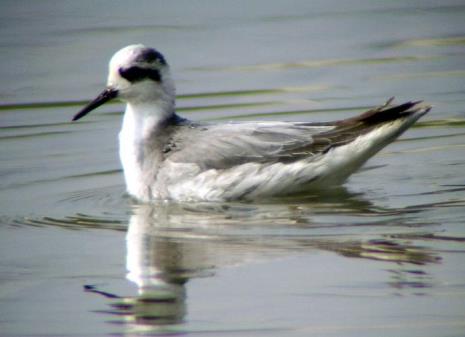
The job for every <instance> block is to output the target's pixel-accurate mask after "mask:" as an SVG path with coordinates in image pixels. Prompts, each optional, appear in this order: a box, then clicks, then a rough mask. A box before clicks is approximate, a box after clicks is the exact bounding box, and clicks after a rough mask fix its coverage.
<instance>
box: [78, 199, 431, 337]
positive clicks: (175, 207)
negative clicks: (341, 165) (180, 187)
mask: <svg viewBox="0 0 465 337" xmlns="http://www.w3.org/2000/svg"><path fill="white" fill-rule="evenodd" d="M332 200H333V202H332V203H330V202H329V201H328V200H326V199H325V197H324V196H322V197H321V198H319V201H318V202H316V201H315V202H313V203H310V202H307V203H303V204H295V203H287V204H286V203H283V202H282V200H281V203H279V204H278V203H277V204H267V205H247V204H211V203H209V204H170V203H167V204H160V205H136V206H134V208H133V214H132V216H131V218H130V221H129V228H128V231H127V261H126V263H127V270H128V274H127V278H128V279H129V280H130V281H131V282H133V283H135V284H136V285H137V288H138V295H137V296H135V297H119V296H116V295H112V294H107V293H105V292H103V291H98V290H96V289H95V288H88V289H87V291H93V292H96V293H100V294H102V295H105V296H106V297H108V298H110V300H111V302H112V303H111V304H110V306H111V307H112V310H110V311H107V313H108V312H110V313H111V314H113V315H116V316H117V317H123V318H124V323H125V324H126V326H127V332H128V333H132V332H136V331H138V332H140V331H144V332H150V333H152V334H155V333H167V332H175V331H177V329H179V328H180V327H179V326H178V327H177V328H176V326H177V324H179V323H183V322H184V321H185V318H186V314H187V304H186V299H187V294H186V292H187V290H186V284H187V282H188V281H189V279H190V278H197V277H208V276H212V275H214V272H215V270H216V269H220V268H222V267H225V266H228V265H235V264H243V263H245V262H248V261H256V260H262V259H269V258H273V257H276V256H283V255H290V254H298V253H299V252H301V251H307V250H315V249H317V250H324V251H330V252H335V253H337V254H339V255H341V256H345V257H352V258H353V257H355V258H364V259H373V260H378V261H387V262H394V264H393V265H390V268H389V269H388V271H389V274H388V275H389V277H388V279H387V280H386V283H387V284H389V285H390V286H391V287H392V288H393V289H394V290H395V292H396V293H399V294H402V293H401V291H402V290H403V289H406V288H407V289H413V290H414V293H415V294H421V292H420V290H421V289H422V288H427V287H430V286H431V277H430V276H429V275H428V274H427V273H426V272H425V271H424V270H422V269H421V266H423V265H427V264H431V263H437V262H439V261H440V257H439V256H438V255H437V253H436V252H434V251H432V250H430V249H428V248H425V247H421V246H417V245H415V243H414V242H413V241H412V240H406V239H405V240H404V239H399V238H398V237H397V238H396V235H398V234H382V232H381V233H379V232H378V233H376V234H375V235H374V237H375V238H371V237H370V236H368V235H361V228H365V226H370V228H380V230H381V231H382V230H383V228H384V230H387V228H388V227H390V226H392V225H395V226H397V227H399V226H403V227H404V228H407V226H406V223H403V222H402V219H403V216H404V218H405V219H406V220H405V221H411V219H410V218H409V217H406V216H405V215H411V214H412V212H411V210H404V211H402V210H374V207H373V206H372V205H370V203H368V202H366V201H364V200H363V199H360V198H354V195H350V194H347V193H346V194H343V195H342V196H341V195H339V198H333V199H332ZM417 211H418V210H417ZM332 213H334V215H337V214H339V215H341V214H344V219H346V220H347V223H338V222H337V221H338V220H337V219H336V220H335V221H333V222H331V221H328V219H325V221H322V222H318V219H320V217H321V214H325V216H329V215H330V214H332ZM350 214H357V215H361V214H363V215H364V216H363V217H368V218H371V220H370V221H369V222H368V223H364V222H360V218H362V217H360V216H357V217H354V218H355V219H357V221H353V222H350V217H349V216H348V215H350ZM392 216H396V217H397V218H395V219H393V218H392ZM320 220H321V219H320ZM351 228H352V229H353V230H354V231H353V232H352V233H351V231H350V229H351ZM389 233H392V232H390V231H389ZM415 235H417V236H418V235H421V234H418V233H417V234H415ZM428 235H431V233H429V234H428ZM361 237H362V238H366V239H361ZM417 239H418V237H417ZM177 332H179V331H177Z"/></svg>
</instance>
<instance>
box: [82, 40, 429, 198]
mask: <svg viewBox="0 0 465 337" xmlns="http://www.w3.org/2000/svg"><path fill="white" fill-rule="evenodd" d="M115 98H119V99H120V100H122V101H124V102H126V110H125V113H124V117H123V124H122V129H121V132H120V134H119V144H120V151H119V153H120V159H121V162H122V165H123V169H124V176H125V180H126V185H127V191H128V193H129V194H130V195H132V196H133V197H135V198H137V199H139V200H141V201H145V202H147V201H153V200H157V199H161V200H166V199H168V200H178V201H231V200H254V199H255V200H256V199H261V198H271V197H277V196H287V195H292V194H298V193H307V192H309V191H313V190H319V189H327V188H329V187H331V186H335V185H340V184H342V183H343V182H344V181H345V180H346V179H347V178H348V177H349V175H350V174H352V173H353V172H355V171H356V170H357V169H358V168H359V167H360V166H362V165H363V164H364V163H365V162H366V161H367V160H368V159H369V158H370V157H371V156H373V155H374V154H375V153H376V152H378V151H379V150H381V149H382V148H383V147H385V146H386V145H388V144H389V143H391V142H392V141H393V140H395V139H396V138H397V137H398V136H399V135H401V134H402V133H403V132H404V131H405V130H407V129H408V128H409V127H410V126H411V125H412V124H414V123H415V122H416V121H417V120H418V119H419V118H420V117H422V116H423V115H425V114H426V113H427V112H428V111H429V110H430V109H431V107H430V106H428V105H424V104H422V103H421V102H420V101H417V102H415V101H413V102H407V103H403V104H399V105H395V104H393V99H392V98H391V99H389V100H388V101H387V102H386V103H385V104H383V105H381V106H378V107H375V108H373V109H370V110H369V111H367V112H364V113H362V114H360V115H358V116H355V117H351V118H348V119H343V120H336V121H331V122H323V123H309V122H284V121H277V122H269V121H261V122H236V123H232V122H229V123H205V122H195V121H191V120H188V119H186V118H183V117H181V116H179V115H178V114H177V113H176V109H175V86H174V83H173V79H172V77H171V75H170V68H169V66H168V63H167V62H166V60H165V58H164V56H163V55H162V54H161V53H160V52H158V51H157V50H156V49H153V48H149V47H146V46H144V45H142V44H136V45H130V46H127V47H125V48H123V49H121V50H119V51H118V52H116V54H115V55H114V56H113V57H112V58H111V60H110V63H109V75H108V81H107V86H106V89H105V90H103V92H102V93H101V94H100V95H98V97H97V98H95V99H94V100H93V101H91V102H90V103H89V104H88V105H86V106H85V107H84V108H83V109H82V110H81V111H80V112H79V113H77V114H76V115H75V116H74V118H73V121H74V120H78V119H80V118H81V117H83V116H85V115H86V114H87V113H89V112H90V111H92V110H94V109H95V108H97V107H99V106H100V105H102V104H104V103H105V102H107V101H109V100H111V99H115Z"/></svg>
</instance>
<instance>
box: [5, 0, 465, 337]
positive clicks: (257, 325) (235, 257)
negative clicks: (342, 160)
mask: <svg viewBox="0 0 465 337" xmlns="http://www.w3.org/2000/svg"><path fill="white" fill-rule="evenodd" d="M0 9H1V10H0V16H1V20H0V22H1V23H0V25H1V28H2V29H1V30H0V42H1V43H0V64H1V65H2V66H1V67H2V68H1V69H2V82H1V85H0V101H1V106H0V142H1V146H0V161H1V165H0V177H1V179H0V191H1V193H0V209H1V214H0V252H1V253H0V275H1V276H0V284H1V288H0V335H2V336H37V335H40V336H71V335H72V336H107V335H127V336H142V335H166V334H186V335H207V334H209V335H215V336H236V335H237V336H260V335H273V336H379V335H383V336H462V335H463V331H465V323H464V322H463V317H464V315H465V282H464V280H465V264H464V263H463V258H464V256H463V255H462V254H463V253H464V251H465V244H464V241H465V227H464V224H463V218H464V216H465V207H464V206H465V198H464V188H465V181H464V178H463V170H464V168H465V159H464V158H465V156H464V150H465V136H464V135H465V129H464V126H465V116H464V114H465V113H464V108H463V106H464V103H465V98H464V97H465V96H464V87H465V61H464V60H465V58H464V55H465V24H464V21H463V17H464V16H465V6H464V5H463V4H462V2H461V1H455V2H454V1H443V2H441V3H440V4H439V3H437V2H433V1H408V2H372V1H345V2H342V3H341V2H337V3H336V2H334V3H333V2H327V1H312V2H309V1H293V2H288V1H286V2H284V1H283V2H281V1H266V2H265V1H247V2H237V1H235V2H229V3H221V4H220V3H219V2H215V1H205V2H201V3H199V2H193V1H183V2H181V1H177V2H172V3H170V4H167V3H166V2H163V3H162V2H153V1H140V2H137V3H136V4H134V5H130V6H129V5H128V4H127V3H125V2H121V1H111V2H110V1H100V2H92V1H80V2H72V1H60V2H52V1H40V2H27V3H26V2H24V1H2V2H1V4H0ZM137 42H143V43H145V44H147V45H150V46H154V47H157V48H158V49H159V50H161V51H162V52H163V53H164V54H165V56H166V57H167V59H168V62H169V63H170V64H171V66H172V70H173V73H174V76H175V79H176V82H177V87H178V98H179V101H178V109H179V112H180V114H181V115H183V116H186V117H188V118H191V119H194V120H247V119H249V120H251V119H253V120H257V119H260V120H266V119H273V120H299V121H326V120H330V119H337V118H342V117H347V116H351V115H353V114H356V113H358V112H360V111H361V110H363V109H366V108H368V107H370V106H373V105H376V104H380V103H382V102H383V101H385V100H386V99H387V98H388V97H390V96H397V98H398V100H399V101H402V100H409V99H424V100H426V101H427V102H429V103H431V104H433V105H434V108H433V110H432V111H431V112H430V114H429V115H428V116H426V117H425V118H423V119H422V120H421V121H420V122H419V123H418V124H417V125H416V126H415V127H414V128H412V129H411V130H409V132H408V133H406V134H405V135H404V136H403V137H402V138H401V139H400V140H399V141H396V142H395V143H394V144H392V145H390V146H389V147H388V148H386V149H385V150H383V151H382V152H381V153H380V154H379V155H377V156H376V157H375V158H373V159H372V160H370V161H369V163H368V164H367V165H366V166H365V167H364V168H363V169H362V170H361V171H360V172H359V173H357V174H355V175H354V176H352V178H351V179H350V180H349V181H348V182H347V183H346V184H345V185H344V186H343V187H342V188H341V189H338V190H336V191H332V192H331V193H327V194H324V195H321V194H320V195H309V196H306V197H305V198H293V199H292V198H291V199H280V200H275V201H273V202H268V203H228V204H217V203H202V204H176V203H168V204H166V203H163V204H157V205H153V206H148V205H140V204H137V203H136V202H134V201H133V200H131V199H130V198H128V197H127V196H126V194H125V192H124V182H123V177H122V172H121V170H120V164H119V162H118V157H117V142H116V139H117V133H118V129H119V127H120V123H121V112H122V110H123V106H122V105H121V104H109V105H108V106H106V107H102V108H101V109H99V111H96V112H94V113H93V114H91V115H90V116H89V117H87V118H86V119H84V120H83V121H82V122H79V123H70V122H69V121H70V119H71V118H72V116H73V115H74V114H75V112H76V111H78V110H79V109H80V107H82V105H83V104H85V102H86V101H87V100H90V99H91V98H93V97H94V96H95V95H96V94H97V93H98V92H100V91H101V89H102V88H103V86H104V83H105V77H106V70H107V69H106V67H107V61H108V59H109V58H110V57H111V55H112V54H113V53H114V52H115V51H116V50H118V49H119V48H121V47H122V46H124V45H127V44H131V43H137Z"/></svg>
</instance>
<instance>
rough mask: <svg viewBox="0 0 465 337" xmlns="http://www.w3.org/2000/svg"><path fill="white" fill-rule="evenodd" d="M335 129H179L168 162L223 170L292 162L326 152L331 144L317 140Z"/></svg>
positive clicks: (263, 125) (279, 125)
mask: <svg viewBox="0 0 465 337" xmlns="http://www.w3.org/2000/svg"><path fill="white" fill-rule="evenodd" d="M333 128H334V126H332V125H323V124H309V123H292V122H244V123H226V124H211V125H208V124H205V125H190V126H188V127H186V126H184V127H180V128H179V129H178V130H177V131H176V132H174V133H173V136H172V138H171V140H170V143H169V145H168V148H167V151H166V155H165V156H166V158H168V159H170V160H171V161H173V162H180V163H195V164H197V165H198V166H200V167H201V168H202V169H208V168H215V169H224V168H228V167H232V166H235V165H240V164H244V163H247V162H259V163H265V162H267V163H273V162H278V161H281V162H291V161H295V160H298V159H301V158H303V157H310V156H312V155H316V154H317V153H321V152H323V151H325V150H326V149H327V148H328V146H330V143H331V141H330V140H329V139H326V138H325V137H314V136H315V135H318V134H322V133H325V132H327V131H330V130H331V129H333Z"/></svg>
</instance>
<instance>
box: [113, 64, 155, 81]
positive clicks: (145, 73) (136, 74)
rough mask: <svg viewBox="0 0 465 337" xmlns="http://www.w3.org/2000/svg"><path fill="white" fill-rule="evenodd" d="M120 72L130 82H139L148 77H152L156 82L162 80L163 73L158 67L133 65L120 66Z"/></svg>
mask: <svg viewBox="0 0 465 337" xmlns="http://www.w3.org/2000/svg"><path fill="white" fill-rule="evenodd" d="M119 74H120V75H121V77H123V78H125V79H127V80H128V81H129V82H138V81H142V80H146V79H150V80H152V81H155V82H160V81H161V75H160V72H159V71H158V70H157V69H151V68H141V67H138V66H133V67H130V68H120V69H119Z"/></svg>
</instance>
